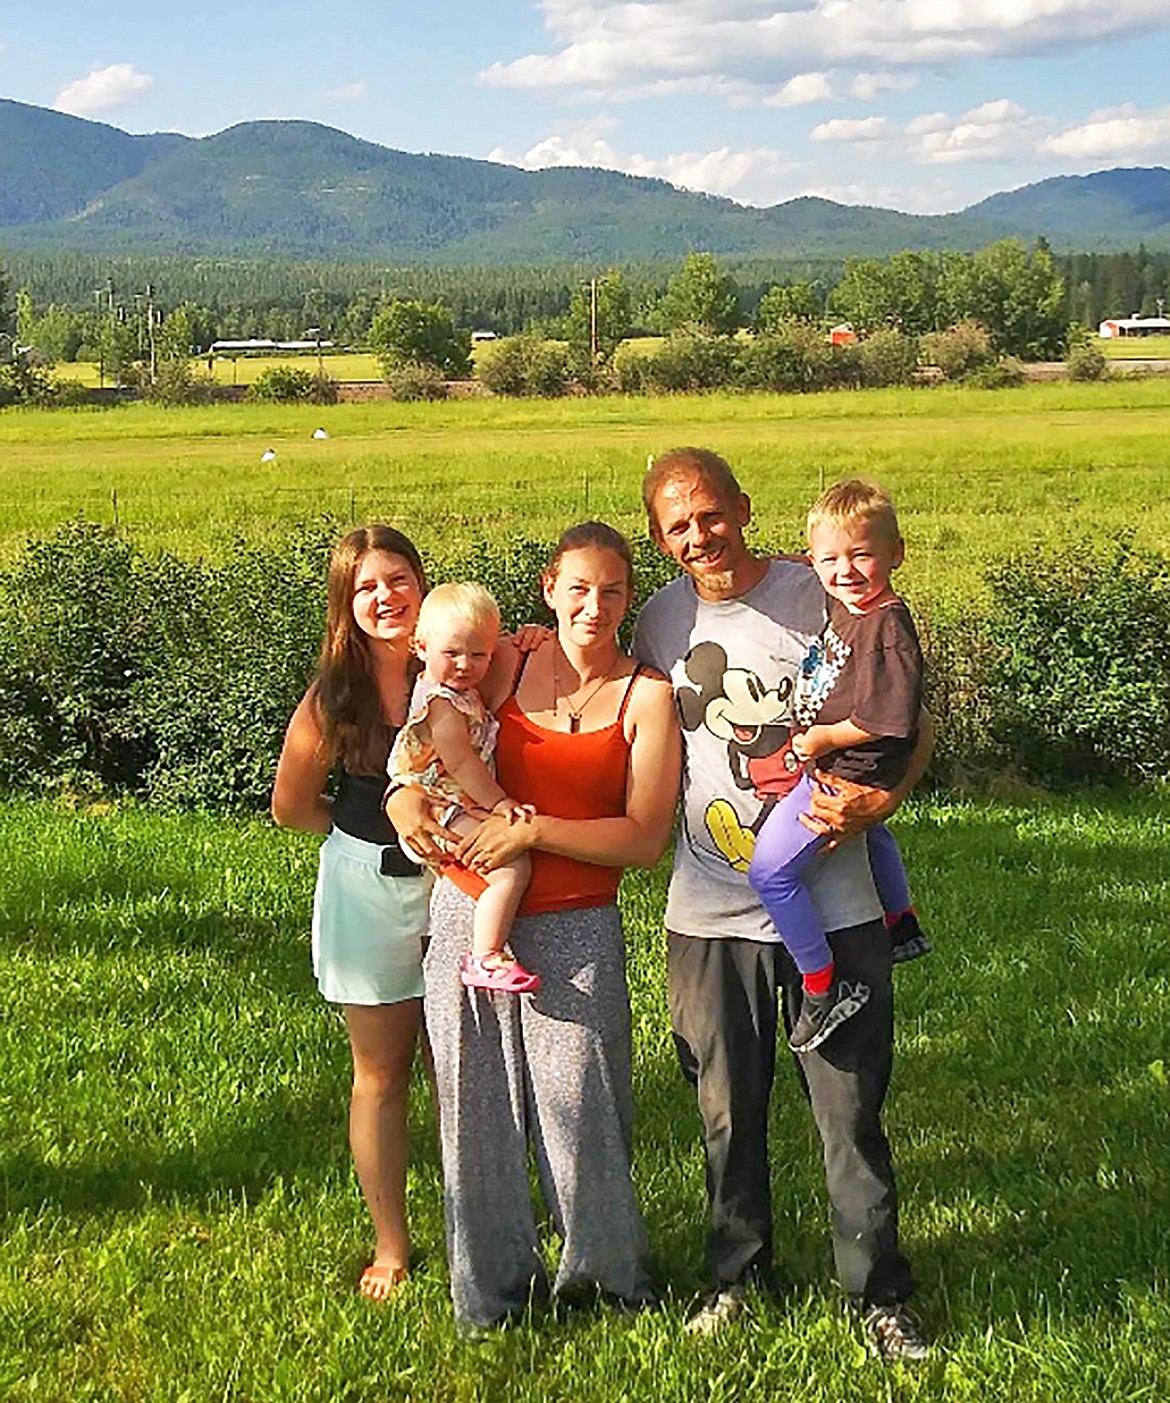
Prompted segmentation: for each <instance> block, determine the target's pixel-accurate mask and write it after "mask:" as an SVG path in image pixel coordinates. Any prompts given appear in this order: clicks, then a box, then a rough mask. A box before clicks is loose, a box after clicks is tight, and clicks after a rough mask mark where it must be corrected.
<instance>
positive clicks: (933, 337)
mask: <svg viewBox="0 0 1170 1403" xmlns="http://www.w3.org/2000/svg"><path fill="white" fill-rule="evenodd" d="M921 347H922V359H923V360H924V361H925V363H926V364H927V365H934V366H937V367H938V369H939V370H941V371H942V373H943V374H944V375H945V376H946V378H947V379H948V380H961V379H962V378H963V376H964V375H968V374H969V373H970V372H971V371H972V370H974V369H975V368H976V367H977V366H980V365H985V364H986V363H987V362H988V361H990V360H992V359H993V358H994V352H993V351H992V349H991V333H990V332H989V331H988V330H987V328H986V327H985V326H984V325H983V323H982V322H977V321H974V320H973V319H972V318H970V317H968V318H967V320H966V321H961V322H957V323H956V324H955V325H954V326H948V327H947V328H946V329H945V330H943V331H928V332H927V333H926V334H925V335H924V336H923V337H922V338H921Z"/></svg>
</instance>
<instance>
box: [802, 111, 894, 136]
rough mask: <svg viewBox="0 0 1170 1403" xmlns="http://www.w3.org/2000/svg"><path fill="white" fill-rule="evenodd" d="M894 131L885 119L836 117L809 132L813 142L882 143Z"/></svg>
mask: <svg viewBox="0 0 1170 1403" xmlns="http://www.w3.org/2000/svg"><path fill="white" fill-rule="evenodd" d="M893 130H894V127H893V124H892V123H891V122H889V121H888V120H887V119H886V118H885V117H835V118H834V119H833V120H832V121H831V122H821V123H820V124H819V125H818V126H815V127H813V129H812V131H811V132H809V137H810V138H811V139H812V140H813V141H880V140H881V139H882V138H883V137H886V136H889V135H890V133H891V132H892V131H893Z"/></svg>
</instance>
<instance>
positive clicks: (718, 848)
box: [634, 560, 881, 944]
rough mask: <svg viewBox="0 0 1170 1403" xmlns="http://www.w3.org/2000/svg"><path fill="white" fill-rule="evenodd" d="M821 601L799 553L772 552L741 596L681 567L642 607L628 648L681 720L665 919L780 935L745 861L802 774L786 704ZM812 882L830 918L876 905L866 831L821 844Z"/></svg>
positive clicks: (692, 931) (817, 629)
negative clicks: (654, 673) (791, 557)
mask: <svg viewBox="0 0 1170 1403" xmlns="http://www.w3.org/2000/svg"><path fill="white" fill-rule="evenodd" d="M825 606H826V596H825V594H824V591H823V590H822V589H821V586H820V582H819V581H818V580H817V578H816V576H815V574H814V573H813V572H812V571H811V570H810V569H809V568H808V567H807V566H806V565H803V564H798V563H795V562H791V561H781V560H776V561H771V562H770V563H769V566H768V572H767V574H766V575H765V576H764V578H763V579H762V580H761V581H760V583H759V584H758V585H756V586H755V588H754V589H752V590H749V591H748V592H747V593H746V594H744V595H741V596H739V597H738V598H736V599H728V600H720V601H717V602H713V601H709V600H704V599H700V598H699V596H698V594H697V593H696V592H695V588H694V586H693V584H692V583H691V581H690V580H689V579H687V578H685V577H683V578H680V579H678V580H675V581H673V582H672V583H671V584H669V585H667V586H666V587H665V588H664V589H661V590H659V591H658V593H657V594H655V595H654V596H653V598H652V599H650V600H649V601H648V602H647V603H646V605H645V607H644V608H643V610H642V613H641V615H640V616H639V619H638V626H637V630H636V633H635V638H634V654H635V656H636V657H637V658H638V659H639V661H641V662H645V663H648V664H650V665H651V666H653V667H657V668H658V669H659V670H660V671H661V672H664V673H666V674H667V676H669V677H670V679H671V682H672V684H673V686H674V691H675V700H676V704H677V708H678V714H679V721H680V723H681V725H682V729H683V742H684V752H685V761H684V765H683V785H682V831H681V833H680V835H679V839H678V842H677V843H676V844H675V855H674V874H673V877H672V880H671V884H670V895H669V897H668V900H667V909H666V918H665V920H666V926H667V928H668V929H669V930H672V931H676V932H678V933H679V934H682V935H695V936H701V937H706V938H719V937H723V936H738V937H741V938H743V939H749V940H760V941H765V942H768V943H770V944H772V943H776V942H777V941H778V940H779V936H778V934H777V932H776V928H775V926H774V925H773V924H772V922H771V921H770V920H769V918H768V916H767V914H766V913H765V911H764V909H763V907H762V906H761V905H760V903H759V900H758V898H757V897H756V895H755V893H754V892H753V891H752V889H751V887H750V885H749V884H748V880H747V869H748V866H749V864H750V863H751V857H752V852H753V851H754V849H755V840H756V834H757V833H758V832H759V830H760V828H761V826H762V825H763V822H764V820H765V818H767V816H768V814H769V813H770V812H771V811H772V809H773V808H774V807H775V805H776V803H777V802H778V800H779V799H781V798H782V797H783V796H784V795H785V794H787V793H788V792H789V790H790V789H791V788H792V787H793V786H794V785H795V783H796V781H797V778H798V777H799V774H800V765H799V762H798V761H797V759H796V757H795V755H794V754H793V751H792V734H793V727H794V722H795V718H794V711H793V707H794V703H795V699H796V695H797V686H798V681H799V679H800V676H801V672H802V668H803V667H804V666H805V665H806V663H807V662H808V660H809V659H810V658H812V657H813V656H814V655H815V653H816V650H817V649H819V648H821V647H822V637H823V634H824V630H825V624H826V612H825ZM808 886H809V890H810V892H811V894H812V897H813V900H814V902H815V903H816V905H817V908H818V912H819V914H820V915H821V917H822V919H823V921H824V923H825V928H826V929H827V930H837V929H840V928H842V927H844V926H852V925H858V924H860V923H861V922H863V921H867V920H872V919H874V918H875V917H878V916H880V914H881V907H880V906H879V904H878V902H877V898H876V895H875V893H874V889H873V881H872V878H871V876H870V872H869V864H868V862H867V860H866V855H865V845H864V843H858V842H856V841H854V842H849V843H845V844H843V845H842V846H841V847H840V848H839V849H837V850H836V851H834V852H833V853H830V854H828V855H827V857H826V858H825V860H824V861H823V862H821V863H819V864H818V870H817V871H816V872H815V873H814V874H813V876H812V878H811V880H810V881H809V883H808Z"/></svg>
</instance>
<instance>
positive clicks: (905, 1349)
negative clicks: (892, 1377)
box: [861, 1304, 930, 1364]
mask: <svg viewBox="0 0 1170 1403" xmlns="http://www.w3.org/2000/svg"><path fill="white" fill-rule="evenodd" d="M861 1324H862V1327H863V1328H864V1330H865V1341H866V1344H867V1345H868V1346H869V1348H870V1351H871V1353H873V1354H876V1355H877V1357H878V1358H879V1359H881V1360H883V1361H884V1362H885V1363H887V1364H893V1363H904V1364H916V1363H918V1362H919V1361H921V1360H923V1359H925V1358H926V1357H927V1356H928V1355H929V1354H930V1346H929V1345H928V1344H927V1343H926V1341H925V1340H924V1339H923V1338H922V1335H921V1333H920V1332H919V1329H918V1326H917V1324H916V1323H915V1321H914V1317H913V1316H912V1315H911V1314H910V1312H909V1311H908V1310H907V1309H906V1307H905V1306H903V1305H898V1304H894V1305H889V1306H871V1307H870V1309H869V1310H868V1311H866V1313H865V1314H864V1315H863V1316H862V1318H861Z"/></svg>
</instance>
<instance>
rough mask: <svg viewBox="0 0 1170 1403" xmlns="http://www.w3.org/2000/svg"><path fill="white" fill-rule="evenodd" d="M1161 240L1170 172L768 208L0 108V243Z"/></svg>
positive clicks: (91, 248) (565, 250)
mask: <svg viewBox="0 0 1170 1403" xmlns="http://www.w3.org/2000/svg"><path fill="white" fill-rule="evenodd" d="M1008 235H1019V236H1021V237H1023V238H1026V239H1029V240H1032V239H1035V238H1038V237H1041V236H1043V237H1044V238H1046V239H1048V240H1049V242H1050V243H1051V244H1052V245H1053V247H1054V248H1056V249H1058V250H1062V251H1077V252H1080V251H1106V250H1116V249H1123V248H1132V247H1135V246H1136V245H1137V244H1139V243H1143V242H1144V243H1145V244H1146V245H1147V247H1149V248H1170V170H1166V169H1165V168H1163V167H1152V168H1149V169H1134V170H1106V171H1099V172H1097V173H1096V174H1094V175H1086V176H1057V177H1054V178H1052V179H1049V180H1042V181H1040V182H1038V183H1037V184H1033V185H1026V186H1024V187H1022V188H1021V189H1018V190H1012V191H1007V192H1003V193H1001V194H997V195H992V196H991V197H990V198H989V199H986V200H982V201H980V202H979V203H978V204H975V205H971V206H970V207H969V208H967V209H965V210H963V211H961V212H960V213H957V214H946V215H912V214H902V213H899V212H897V211H895V210H887V209H877V208H873V207H868V206H852V205H841V204H836V203H834V202H833V201H831V200H823V199H816V198H812V197H803V198H800V199H795V200H788V201H786V202H785V203H783V204H778V205H774V206H772V207H771V208H768V209H758V208H752V207H748V206H744V205H738V204H736V203H735V202H734V201H732V200H727V199H722V198H719V197H716V196H713V195H702V194H695V193H693V192H690V191H686V190H680V189H678V188H676V187H675V186H673V185H670V184H668V183H667V182H666V181H663V180H654V179H649V178H647V177H642V176H630V175H623V174H620V173H619V172H616V171H609V170H600V169H596V168H583V167H561V168H557V169H551V170H542V171H524V170H520V169H518V168H516V167H514V166H505V165H498V164H496V163H494V162H490V161H477V160H471V159H468V158H466V157H462V156H441V155H429V154H414V153H410V152H405V151H394V150H391V149H390V148H388V147H385V146H379V145H377V144H376V143H374V142H369V141H361V140H359V139H358V138H356V137H353V136H350V135H348V134H347V133H345V132H342V131H338V130H336V129H334V128H332V127H326V126H321V125H318V124H317V123H314V122H298V121H280V122H245V123H242V124H240V125H239V126H234V127H230V128H228V129H227V130H226V131H222V132H218V133H216V134H215V135H213V136H206V137H201V138H194V137H187V136H181V135H178V134H176V133H158V134H152V135H149V136H132V135H130V134H129V133H127V132H124V131H121V130H119V129H118V128H117V127H112V126H107V125H106V124H105V123H102V122H92V121H87V120H84V119H82V118H79V117H70V116H66V115H65V114H63V113H60V112H54V111H50V110H49V109H47V108H42V107H34V106H30V105H28V104H25V103H19V102H14V101H11V100H7V99H0V251H3V250H4V249H10V250H13V251H18V250H19V251H23V252H33V251H36V252H52V251H66V250H68V251H81V252H100V253H142V252H151V253H221V254H233V255H239V256H252V257H256V256H266V255H271V256H273V257H280V258H326V259H337V260H361V259H392V260H394V261H397V262H401V263H411V262H417V263H444V264H448V265H458V264H503V263H551V262H559V261H564V262H568V261H574V262H577V261H587V260H588V261H594V262H629V261H633V260H639V259H653V258H673V257H680V256H682V255H683V254H685V253H687V252H689V251H690V250H692V249H706V250H709V251H710V252H713V253H722V254H735V255H769V256H776V257H791V258H817V257H825V258H840V257H843V256H846V255H850V254H852V255H872V256H881V255H888V254H890V253H894V252H896V251H898V250H899V249H904V248H917V249H928V248H930V249H943V248H952V249H972V248H977V247H980V246H982V245H984V244H987V243H990V242H992V241H993V240H995V239H998V238H1003V237H1006V236H1008Z"/></svg>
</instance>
